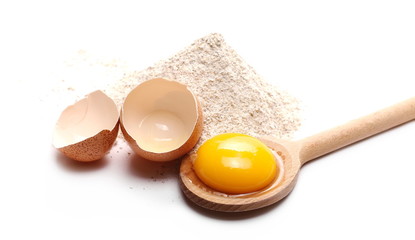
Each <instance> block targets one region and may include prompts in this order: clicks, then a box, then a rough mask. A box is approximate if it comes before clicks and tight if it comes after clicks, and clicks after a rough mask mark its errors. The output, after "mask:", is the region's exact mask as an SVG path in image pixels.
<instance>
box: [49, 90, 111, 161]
mask: <svg viewBox="0 0 415 240" xmlns="http://www.w3.org/2000/svg"><path fill="white" fill-rule="evenodd" d="M118 120H119V112H118V109H117V106H116V105H115V103H114V101H113V100H112V99H111V98H109V97H108V96H107V95H105V94H104V93H103V92H101V91H95V92H92V93H90V94H88V95H87V96H86V97H85V98H84V99H81V100H80V101H78V102H76V103H75V104H74V105H71V106H69V107H67V108H66V109H65V110H64V111H63V112H62V114H61V115H60V117H59V119H58V121H57V123H56V126H55V129H54V132H53V146H54V147H55V148H57V149H58V150H59V151H60V152H62V153H63V154H64V155H65V156H67V157H69V158H71V159H74V160H77V161H81V162H90V161H95V160H98V159H101V158H102V157H103V156H104V155H105V154H106V153H107V152H108V151H109V149H110V148H111V146H112V145H113V144H114V141H115V139H116V138H117V134H118V127H119V124H118V123H119V121H118Z"/></svg>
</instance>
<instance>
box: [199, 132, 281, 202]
mask: <svg viewBox="0 0 415 240" xmlns="http://www.w3.org/2000/svg"><path fill="white" fill-rule="evenodd" d="M193 168H194V171H195V173H196V175H197V176H198V178H199V179H200V180H201V181H202V182H203V183H205V184H206V185H207V186H209V187H211V188H213V189H214V190H217V191H220V192H223V193H228V194H243V193H251V192H255V191H258V190H260V189H262V188H264V187H266V186H267V185H269V184H270V183H271V182H272V181H273V180H274V179H275V178H276V176H277V172H278V171H279V168H278V166H277V163H276V161H275V157H274V154H273V153H272V152H271V150H270V149H269V148H268V147H267V146H266V145H265V144H264V143H262V142H261V141H260V140H258V139H256V138H254V137H251V136H248V135H244V134H238V133H225V134H221V135H217V136H215V137H213V138H211V139H209V140H207V141H206V142H205V143H203V144H202V146H200V148H199V149H198V151H197V156H196V158H195V160H194V162H193Z"/></svg>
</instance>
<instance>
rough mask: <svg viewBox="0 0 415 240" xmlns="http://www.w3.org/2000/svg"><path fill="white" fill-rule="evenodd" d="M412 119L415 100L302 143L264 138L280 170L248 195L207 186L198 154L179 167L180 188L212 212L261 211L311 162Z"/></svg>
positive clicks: (285, 191) (283, 193) (285, 192)
mask: <svg viewBox="0 0 415 240" xmlns="http://www.w3.org/2000/svg"><path fill="white" fill-rule="evenodd" d="M413 119H415V98H411V99H408V100H406V101H403V102H401V103H398V104H395V105H393V106H390V107H388V108H385V109H383V110H380V111H378V112H375V113H372V114H370V115H367V116H365V117H362V118H359V119H356V120H353V121H350V122H348V123H346V124H344V125H341V126H338V127H335V128H332V129H329V130H327V131H324V132H321V133H318V134H315V135H313V136H311V137H307V138H305V139H302V140H299V141H286V140H279V139H275V138H272V137H264V138H261V139H260V140H261V141H263V142H264V143H265V144H266V145H267V146H268V147H269V148H270V149H271V150H273V152H274V153H275V158H276V161H277V164H279V165H280V169H281V171H280V173H279V176H278V177H277V179H275V180H274V181H273V182H272V183H271V184H270V185H269V186H267V187H265V188H264V189H261V190H260V191H256V192H252V193H247V194H237V195H233V194H226V193H221V192H218V191H216V190H213V189H211V188H210V187H208V186H206V184H204V183H203V182H202V181H201V180H200V179H199V178H198V177H197V176H196V173H195V172H194V170H193V161H194V159H195V157H196V154H193V155H190V156H186V157H185V158H184V159H183V160H182V163H181V166H180V180H181V184H180V185H181V189H182V191H183V193H184V194H185V195H186V197H187V198H188V199H190V200H191V201H192V202H194V203H195V204H197V205H199V206H201V207H204V208H207V209H210V210H215V211H221V212H242V211H249V210H254V209H258V208H262V207H265V206H268V205H271V204H273V203H276V202H278V201H280V200H281V199H283V198H284V197H286V196H287V195H288V194H289V193H290V192H291V191H292V189H293V188H294V186H295V184H296V181H297V177H298V174H299V172H300V169H301V167H302V166H303V165H304V164H305V163H307V162H308V161H310V160H313V159H316V158H318V157H320V156H323V155H325V154H327V153H330V152H333V151H335V150H338V149H340V148H342V147H345V146H347V145H350V144H352V143H355V142H358V141H360V140H363V139H365V138H368V137H370V136H373V135H375V134H378V133H380V132H383V131H386V130H388V129H390V128H393V127H396V126H398V125H400V124H403V123H405V122H408V121H411V120H413Z"/></svg>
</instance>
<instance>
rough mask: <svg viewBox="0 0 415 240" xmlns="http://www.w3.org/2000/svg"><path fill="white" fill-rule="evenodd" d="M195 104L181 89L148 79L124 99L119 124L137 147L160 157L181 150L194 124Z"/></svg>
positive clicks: (196, 115) (193, 97) (196, 116)
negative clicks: (158, 154)
mask: <svg viewBox="0 0 415 240" xmlns="http://www.w3.org/2000/svg"><path fill="white" fill-rule="evenodd" d="M197 107H198V106H197V100H196V98H195V96H194V95H193V94H192V93H191V92H190V91H189V90H188V89H187V87H186V86H185V85H182V84H180V83H178V82H174V81H170V80H165V79H161V78H158V79H152V80H149V81H146V82H143V83H142V84H140V85H139V86H137V87H136V88H135V89H134V90H132V91H131V92H130V94H129V95H128V96H127V98H126V99H125V102H124V105H123V111H122V116H121V119H122V123H123V126H124V128H125V130H126V131H127V133H128V135H130V136H131V137H132V138H133V139H134V140H135V141H136V143H137V145H138V146H139V147H140V148H141V149H143V150H145V151H148V152H153V153H164V152H169V151H172V150H175V149H177V148H179V147H180V146H182V145H183V144H184V143H186V141H187V140H188V139H189V138H190V137H191V135H192V133H193V131H194V128H195V125H196V122H197V120H198V110H197Z"/></svg>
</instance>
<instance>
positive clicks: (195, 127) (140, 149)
mask: <svg viewBox="0 0 415 240" xmlns="http://www.w3.org/2000/svg"><path fill="white" fill-rule="evenodd" d="M146 82H147V84H149V85H150V84H155V85H157V86H160V87H151V89H149V91H150V92H151V95H153V94H154V95H157V94H158V93H155V92H154V91H158V89H160V88H164V87H166V86H167V88H168V87H169V85H172V90H171V92H175V93H177V91H183V92H184V93H183V94H184V95H185V96H186V101H192V102H193V103H192V104H190V105H189V106H188V107H189V108H190V107H191V108H192V109H188V110H186V111H189V112H191V114H190V115H192V116H193V115H194V119H192V121H191V123H188V124H187V126H186V128H191V131H190V134H189V135H188V136H186V140H185V141H183V142H182V143H181V144H180V146H177V147H175V148H172V149H169V150H168V151H155V150H153V149H150V148H148V147H147V148H146V147H145V146H141V145H140V144H139V141H140V140H142V139H140V137H142V136H140V135H139V134H137V133H136V134H132V132H134V130H132V129H131V126H132V127H134V126H135V125H136V124H139V122H140V121H141V118H142V117H131V116H129V117H130V119H129V121H126V115H128V114H129V113H128V111H131V109H130V108H132V109H135V108H136V107H135V105H133V104H130V105H126V104H125V103H126V102H128V100H129V98H131V95H134V94H137V95H138V94H140V93H138V91H137V92H134V91H135V90H136V89H137V88H141V87H143V86H141V85H138V86H137V87H136V89H134V90H133V91H132V92H131V93H130V94H129V95H128V96H127V98H126V101H125V102H124V105H123V109H122V111H121V116H120V125H121V131H122V133H123V135H124V137H125V139H126V140H127V142H128V143H129V145H130V147H131V148H132V149H133V150H134V152H135V153H136V154H137V155H139V156H141V157H143V158H145V159H148V160H152V161H158V162H164V161H171V160H174V159H177V158H179V157H181V156H183V155H185V154H186V153H188V152H189V151H190V150H191V149H192V148H193V147H194V146H195V145H196V143H197V142H198V140H199V138H200V136H201V134H202V130H203V113H202V107H201V105H200V103H199V101H198V100H197V98H196V96H194V94H193V93H191V92H190V90H188V89H187V87H186V86H184V85H182V84H180V83H178V82H175V81H171V80H166V79H161V78H157V79H151V80H148V81H146ZM146 82H144V83H146ZM144 87H146V86H144ZM142 92H147V90H145V91H144V90H142ZM171 92H169V90H165V92H164V93H162V94H160V96H159V97H160V98H168V97H166V96H168V95H174V94H170V93H171ZM135 97H136V98H137V100H136V101H137V102H141V103H144V104H146V105H160V104H159V103H160V102H168V104H167V105H168V106H161V108H165V109H164V110H166V111H173V112H174V109H175V108H177V106H171V105H178V106H179V108H180V106H183V105H181V103H180V101H181V100H180V99H181V98H178V99H175V98H172V99H167V101H166V99H163V100H160V99H158V98H155V99H151V100H149V99H147V98H146V96H143V97H142V98H141V96H135ZM175 100H177V101H178V102H175ZM161 105H163V104H161ZM137 107H139V106H137ZM169 107H171V109H169ZM183 107H184V106H183ZM172 109H173V110H172ZM153 110H154V111H158V110H160V109H159V108H158V107H155V109H151V110H149V113H150V114H151V111H153ZM178 111H182V110H181V109H179V110H178ZM144 115H145V114H144ZM182 115H183V113H182ZM136 118H138V119H136ZM144 118H145V116H144ZM131 122H133V124H131ZM129 126H130V128H129Z"/></svg>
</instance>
